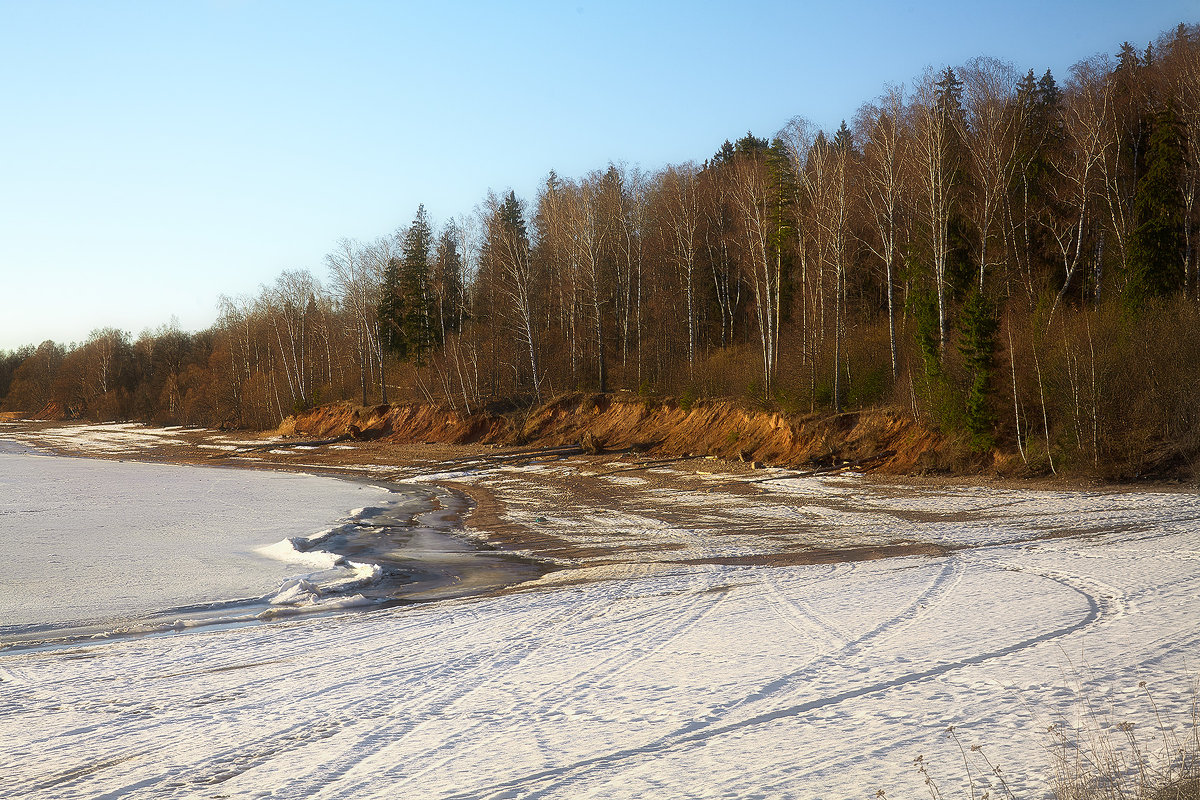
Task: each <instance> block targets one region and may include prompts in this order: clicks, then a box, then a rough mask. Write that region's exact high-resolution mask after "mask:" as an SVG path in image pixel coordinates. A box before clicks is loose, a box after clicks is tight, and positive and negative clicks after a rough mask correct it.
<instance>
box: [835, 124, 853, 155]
mask: <svg viewBox="0 0 1200 800" xmlns="http://www.w3.org/2000/svg"><path fill="white" fill-rule="evenodd" d="M833 146H834V147H835V148H837V149H838V150H847V151H850V152H853V151H854V136H853V134H851V133H850V129H849V128H847V127H846V120H842V125H841V127H840V128H838V129H837V133H835V134H834V135H833Z"/></svg>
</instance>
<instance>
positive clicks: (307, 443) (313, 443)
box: [209, 433, 351, 458]
mask: <svg viewBox="0 0 1200 800" xmlns="http://www.w3.org/2000/svg"><path fill="white" fill-rule="evenodd" d="M350 438H351V436H350V434H348V433H343V434H342V435H341V436H335V437H334V438H332V439H302V440H299V441H287V442H268V443H267V444H256V445H254V446H253V447H239V448H237V449H236V450H230V451H228V452H225V453H214V454H213V455H211V456H209V458H228V457H229V456H236V455H241V454H243V453H259V452H263V451H265V450H275V449H277V448H280V447H320V446H322V445H326V444H337V443H338V442H344V441H347V440H348V439H350Z"/></svg>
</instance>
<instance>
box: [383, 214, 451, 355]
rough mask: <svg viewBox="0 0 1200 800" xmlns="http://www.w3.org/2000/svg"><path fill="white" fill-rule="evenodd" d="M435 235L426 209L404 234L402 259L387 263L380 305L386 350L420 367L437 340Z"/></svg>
mask: <svg viewBox="0 0 1200 800" xmlns="http://www.w3.org/2000/svg"><path fill="white" fill-rule="evenodd" d="M432 247H433V232H432V230H431V229H430V227H429V218H428V217H427V216H426V214H425V206H424V205H421V206H420V207H418V208H417V216H416V217H415V218H414V219H413V223H412V226H411V227H410V228H409V229H408V232H407V233H405V235H404V241H403V242H402V244H401V256H400V258H398V259H397V258H391V259H389V260H388V262H387V265H386V267H385V269H384V274H383V285H382V298H381V299H380V304H379V326H380V336H381V338H382V340H383V345H384V348H385V349H387V350H388V351H389V352H390V353H392V354H393V355H395V356H396V357H397V358H399V359H400V360H402V361H408V360H412V361H413V362H415V363H416V364H418V365H421V364H424V363H425V357H426V356H427V355H428V354H429V351H430V350H431V349H432V348H433V346H434V344H435V343H436V341H437V338H436V335H435V332H434V327H433V324H434V302H433V300H434V299H433V296H432V293H431V292H430V287H429V256H430V251H431V249H432Z"/></svg>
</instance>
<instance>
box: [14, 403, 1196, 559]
mask: <svg viewBox="0 0 1200 800" xmlns="http://www.w3.org/2000/svg"><path fill="white" fill-rule="evenodd" d="M106 431H112V432H113V433H114V437H113V438H114V439H116V440H118V442H119V440H120V439H121V437H122V436H123V435H135V436H136V435H147V434H146V432H155V433H153V435H150V441H149V442H148V443H146V442H143V443H142V444H141V445H139V446H138V447H129V446H127V445H121V446H119V447H118V446H117V445H112V444H109V445H106V447H97V446H95V444H94V439H95V438H96V437H101V436H103V434H104V433H105V432H106ZM8 432H11V433H15V434H16V435H17V440H18V441H22V442H26V443H33V444H35V445H36V446H38V447H40V448H43V449H46V450H50V451H51V452H55V453H59V454H63V455H72V456H81V457H91V458H104V459H112V460H118V461H120V460H140V461H150V462H161V463H171V464H182V465H196V466H209V467H218V466H219V467H224V468H229V469H251V470H273V471H285V472H292V473H305V474H311V475H318V476H323V477H332V478H339V479H345V480H353V481H356V482H360V483H365V484H372V485H377V486H383V487H385V488H388V489H394V488H395V487H397V486H402V485H404V484H406V483H409V484H411V483H415V484H418V485H422V486H425V487H438V488H440V489H441V490H443V491H448V492H451V493H453V494H455V495H457V496H459V497H462V498H464V501H465V503H466V505H467V506H468V507H466V508H464V509H463V510H462V511H461V512H459V513H458V515H457V519H456V520H455V521H453V522H452V523H451V528H452V535H454V536H456V537H457V538H459V539H460V540H462V541H467V542H470V543H471V544H472V545H473V546H475V547H479V548H482V552H488V551H493V552H500V553H506V554H509V555H512V556H515V557H520V558H525V559H529V560H531V561H533V562H536V563H539V564H541V565H542V566H543V569H544V571H547V572H548V571H551V570H553V569H560V568H583V567H594V566H603V565H612V564H617V563H627V564H634V563H641V564H645V563H657V564H662V565H667V564H676V565H680V564H688V563H693V564H694V563H718V562H719V561H722V560H726V561H727V563H744V564H750V563H760V564H763V565H767V564H775V565H784V564H803V563H835V562H838V561H855V560H861V559H863V558H890V557H896V556H904V555H926V556H934V557H940V556H944V555H945V554H946V553H947V552H949V551H948V550H947V549H946V548H944V547H942V546H941V545H940V543H937V542H927V541H923V540H921V539H914V538H908V537H901V538H900V539H897V540H888V541H883V542H879V541H865V542H848V543H846V544H845V545H844V546H833V547H827V546H824V545H820V546H815V547H814V546H813V545H814V544H817V543H815V542H813V541H811V540H808V539H806V538H805V536H804V531H803V530H800V531H799V535H798V536H796V537H795V538H796V541H794V542H791V543H787V542H780V546H779V547H778V548H777V549H771V550H767V551H764V552H755V553H749V552H743V551H744V550H745V548H742V549H741V550H739V551H737V552H723V551H721V548H720V547H719V546H718V547H717V548H716V550H717V551H718V552H695V550H696V548H695V547H693V548H691V551H687V548H676V549H677V550H680V549H682V550H683V551H684V552H672V547H673V545H671V544H669V543H668V544H666V545H662V544H653V545H647V543H646V542H645V541H634V542H611V541H604V542H596V541H592V540H591V539H594V538H595V537H591V538H589V537H587V536H579V535H575V534H576V531H575V529H576V528H577V527H578V523H579V520H578V519H576V518H577V517H581V516H583V517H595V516H597V515H603V514H610V515H616V516H618V517H620V516H622V515H624V516H633V517H638V518H654V519H656V520H657V521H659V522H661V523H665V524H667V525H678V526H682V527H697V526H698V522H699V524H700V527H705V528H707V527H711V526H710V525H709V524H708V521H707V519H706V518H707V517H708V516H710V515H709V514H708V513H707V512H708V510H709V509H708V508H707V507H708V506H709V505H711V504H710V503H709V502H707V501H706V499H705V498H703V497H701V495H712V494H714V493H715V494H717V495H718V496H719V503H721V504H723V505H731V504H736V505H738V506H740V507H741V509H746V510H748V511H749V512H751V513H750V516H751V517H752V518H753V514H752V512H753V511H754V510H755V509H756V508H757V506H758V505H761V504H765V503H776V504H778V503H787V502H793V503H794V502H795V501H796V500H798V499H803V500H804V501H805V502H810V503H811V502H818V501H820V502H823V503H827V504H828V503H831V504H832V505H834V506H836V505H837V504H838V501H837V500H836V498H835V499H832V500H831V499H828V498H826V499H821V498H814V497H804V498H789V497H787V496H783V497H781V496H780V494H781V493H780V492H777V491H775V490H776V489H778V488H780V487H782V486H784V485H786V484H789V483H792V482H795V481H800V482H804V481H814V480H815V481H818V482H824V483H834V484H836V483H838V482H844V481H853V482H854V483H855V484H856V485H858V486H861V487H864V488H865V487H870V488H871V490H872V491H873V492H876V493H880V494H883V495H902V494H909V493H911V492H920V493H935V494H955V493H962V492H969V491H972V490H983V489H986V490H998V491H1003V492H1010V493H1015V494H1018V495H1025V494H1028V495H1033V494H1039V493H1055V494H1057V493H1078V494H1081V495H1110V494H1111V495H1123V494H1130V493H1134V494H1176V493H1186V494H1193V493H1194V492H1195V488H1194V487H1193V486H1191V485H1183V484H1178V483H1166V484H1164V483H1154V484H1112V483H1105V482H1100V481H1095V480H1068V479H1061V478H1052V479H1045V478H1034V479H1030V478H1011V477H1010V478H1004V477H999V476H981V475H975V476H956V475H950V476H947V475H896V474H874V473H854V472H848V471H846V472H837V471H830V472H825V473H822V474H818V475H812V474H809V473H805V472H802V471H798V470H791V469H786V468H771V467H766V468H763V467H761V465H755V464H750V463H741V462H737V461H728V460H724V459H720V458H717V457H714V456H684V457H676V458H654V457H651V456H647V455H643V454H638V453H632V452H611V453H601V454H597V455H586V454H578V453H567V454H564V453H561V452H554V451H556V450H561V448H550V449H549V452H548V451H547V450H546V449H541V450H538V449H529V448H519V447H511V446H499V445H485V444H442V443H433V442H425V443H420V444H418V443H411V442H407V443H401V442H390V441H387V440H385V439H376V440H370V441H347V442H342V441H339V442H336V443H332V444H330V443H325V444H320V445H306V444H303V442H304V440H296V439H294V438H289V437H283V436H277V435H273V434H271V433H258V434H253V433H245V432H234V433H230V432H224V431H216V430H211V429H187V428H158V429H156V428H152V427H150V426H145V425H142V424H140V423H108V424H89V423H60V422H39V421H22V422H19V423H15V422H8V423H4V424H0V438H4V437H5V435H6V433H8ZM272 445H274V446H272ZM218 448H220V449H218ZM680 496H682V497H684V498H686V499H687V500H688V501H689V502H686V503H678V504H675V505H677V506H679V507H678V508H671V507H669V506H671V505H672V504H671V503H670V502H668V501H670V500H671V499H672V498H675V497H680ZM714 500H717V498H714ZM535 506H536V507H537V509H538V510H537V511H532V512H531V511H528V510H527V509H528V508H534V507H535ZM741 509H733V513H731V514H728V515H726V516H727V517H728V518H729V521H730V522H731V523H732V524H733V525H735V526H737V527H740V528H742V529H746V530H748V531H749V532H752V533H758V534H766V535H768V536H776V537H778V536H781V535H786V534H790V533H794V531H792V530H790V528H794V527H795V526H786V525H784V526H780V525H779V524H777V523H763V524H762V525H759V526H758V527H757V528H754V527H753V520H752V519H751V522H750V523H747V520H746V516H747V515H746V514H745V513H743V514H741V515H739V514H738V511H739V510H741ZM560 510H561V511H563V512H564V514H565V515H566V516H567V517H572V519H569V520H564V519H559V518H558V517H561V516H563V515H562V514H559V515H558V516H557V517H553V518H552V515H553V514H555V513H557V512H558V511H560ZM951 517H952V515H947V514H944V513H937V512H936V511H935V510H927V511H924V512H915V513H913V514H912V515H911V522H912V523H914V526H916V527H919V526H920V524H921V523H924V522H941V521H946V520H948V519H950V518H951ZM559 523H563V524H559ZM747 524H749V525H750V526H751V528H749V529H747V528H746V526H747ZM801 528H803V526H801ZM1049 535H1055V534H1054V533H1053V532H1052V533H1051V534H1049ZM716 536H717V537H719V536H720V533H719V531H718V532H716ZM643 538H644V537H643ZM693 544H694V543H693ZM700 549H704V548H700ZM710 549H711V548H710ZM951 549H953V548H951ZM714 559H715V561H714Z"/></svg>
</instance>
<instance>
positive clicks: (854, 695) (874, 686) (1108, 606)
mask: <svg viewBox="0 0 1200 800" xmlns="http://www.w3.org/2000/svg"><path fill="white" fill-rule="evenodd" d="M951 560H954V559H951ZM939 577H940V578H941V579H943V580H939V581H935V584H937V583H943V582H944V579H945V577H946V574H945V572H943V574H942V576H939ZM1039 577H1043V578H1045V579H1046V580H1051V581H1054V582H1055V583H1058V584H1059V585H1061V586H1064V587H1065V588H1067V589H1069V590H1071V591H1073V592H1075V593H1077V594H1078V595H1080V596H1081V597H1083V598H1084V600H1085V601H1086V602H1087V606H1088V610H1087V612H1086V613H1085V614H1084V615H1083V617H1082V618H1080V619H1079V620H1077V621H1075V622H1072V623H1071V624H1069V625H1064V626H1061V627H1058V628H1055V629H1053V630H1050V631H1046V632H1043V633H1040V634H1037V635H1036V636H1031V637H1027V638H1025V639H1022V640H1020V641H1018V642H1016V643H1014V644H1011V645H1007V646H1004V647H999V648H994V649H992V650H988V651H985V652H983V653H978V654H976V655H973V656H969V657H967V658H961V659H957V660H955V661H950V662H945V663H941V664H938V665H935V666H933V667H930V668H928V669H925V670H920V671H916V672H910V673H905V674H903V675H899V676H896V677H893V678H889V679H886V680H881V681H875V682H873V683H870V684H867V685H866V686H859V687H855V688H852V689H847V690H845V691H843V692H837V693H834V694H830V695H826V696H824V697H819V698H814V699H811V700H806V701H804V702H801V703H793V704H789V705H786V706H783V707H780V708H775V709H771V710H767V711H763V712H760V713H758V714H754V715H752V716H749V717H747V718H745V719H742V720H738V721H735V722H725V723H720V722H719V720H713V721H708V722H706V721H702V720H701V721H696V722H693V723H689V724H688V725H685V726H683V727H681V728H679V729H677V730H675V731H673V732H671V733H668V734H665V735H663V736H661V737H659V738H658V739H655V740H653V741H650V742H647V743H645V744H642V745H638V746H634V747H628V748H622V749H619V750H615V751H613V752H611V753H606V754H602V755H598V756H593V757H591V758H586V759H580V760H578V761H576V762H574V763H572V764H568V765H565V766H561V767H554V768H551V769H545V770H539V771H536V772H533V773H530V774H528V775H526V776H523V777H521V778H514V779H512V780H508V781H503V782H499V783H495V784H491V785H489V786H484V787H479V788H477V789H473V790H471V791H470V792H468V793H458V794H453V795H448V796H447V797H446V798H445V800H468V798H481V797H487V796H503V793H509V794H507V796H514V797H515V796H520V797H523V798H525V799H526V800H534V798H540V797H545V796H546V795H547V794H548V793H550V792H551V791H553V790H554V789H555V788H557V787H559V786H561V785H562V784H563V783H565V782H567V781H573V780H577V779H578V778H579V777H581V776H582V775H586V774H588V773H591V772H593V771H595V770H598V769H603V770H606V771H611V770H612V769H613V768H614V767H615V766H616V765H618V764H620V763H621V762H624V761H628V760H631V759H637V758H644V757H646V756H651V755H657V754H661V753H664V752H666V751H669V750H673V749H675V748H679V747H686V746H690V745H697V744H703V743H705V742H707V741H709V740H711V739H714V738H717V737H720V736H724V735H727V734H733V733H738V732H741V731H745V730H747V729H750V728H754V727H758V726H761V725H766V724H770V723H772V722H777V721H779V720H782V719H788V718H791V717H795V716H799V715H802V714H806V713H809V712H813V711H818V710H822V709H825V708H828V707H830V706H836V705H838V704H840V703H844V702H847V701H851V700H856V699H859V698H862V697H866V696H869V695H874V694H881V693H884V692H887V691H890V690H892V689H896V688H899V687H903V686H908V685H911V684H914V683H919V682H922V681H927V680H930V679H932V678H937V677H941V676H943V675H946V674H948V673H950V672H954V671H957V670H960V669H963V668H964V667H969V666H978V665H980V664H983V663H986V662H988V661H992V660H994V659H997V658H1003V657H1006V656H1010V655H1013V654H1015V653H1019V652H1021V651H1023V650H1027V649H1029V648H1031V647H1035V646H1037V645H1039V644H1044V643H1046V642H1049V641H1054V640H1056V639H1061V638H1063V637H1065V636H1069V635H1071V634H1073V633H1077V632H1079V631H1082V630H1084V629H1086V628H1089V627H1091V626H1093V625H1095V624H1097V623H1099V622H1100V621H1101V620H1102V619H1103V618H1104V617H1105V615H1106V614H1109V613H1113V612H1114V610H1115V605H1119V604H1114V602H1113V599H1112V598H1110V597H1108V596H1101V597H1096V596H1093V595H1092V594H1089V593H1088V591H1086V590H1085V589H1084V588H1083V587H1082V585H1081V584H1083V582H1084V581H1083V579H1082V578H1079V577H1078V576H1067V575H1051V574H1047V575H1039ZM934 588H935V587H930V590H933V589H934ZM926 594H928V592H926ZM911 607H912V606H911V605H910V607H909V608H910V609H911ZM903 616H905V615H904V614H900V615H897V617H894V618H893V619H897V618H901V617H903ZM887 627H888V625H887V623H885V624H884V625H881V626H879V628H877V629H876V630H877V631H878V630H881V629H886V628H887ZM865 638H868V637H864V639H865ZM859 641H862V640H861V639H860V640H859ZM790 677H791V676H784V677H782V678H780V679H778V680H776V681H773V682H772V683H771V684H768V685H767V686H766V687H764V688H763V689H762V690H760V691H759V692H756V693H754V694H752V695H750V696H748V699H753V698H755V697H756V696H757V697H766V696H769V695H770V694H771V693H772V691H768V689H770V688H771V687H779V686H780V685H781V684H783V683H786V682H789V680H788V679H789V678H790ZM541 782H546V785H544V786H542V787H540V788H537V789H531V788H530V784H532V783H541Z"/></svg>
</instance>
